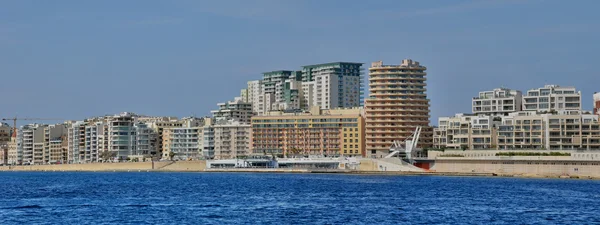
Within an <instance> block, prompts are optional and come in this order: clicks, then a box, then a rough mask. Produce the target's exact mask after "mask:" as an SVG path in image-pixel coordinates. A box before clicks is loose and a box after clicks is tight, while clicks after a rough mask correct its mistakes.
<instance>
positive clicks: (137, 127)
mask: <svg viewBox="0 0 600 225" xmlns="http://www.w3.org/2000/svg"><path fill="white" fill-rule="evenodd" d="M133 127H134V131H135V134H134V135H135V136H134V138H135V148H134V150H133V151H132V152H131V153H130V154H129V157H130V158H138V159H140V160H141V159H143V158H150V157H152V156H155V155H157V154H158V152H157V148H156V146H155V143H156V139H157V136H156V133H155V132H154V129H152V128H151V127H149V126H148V125H147V124H145V123H140V122H137V123H135V124H134V125H133Z"/></svg>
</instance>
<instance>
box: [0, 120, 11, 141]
mask: <svg viewBox="0 0 600 225" xmlns="http://www.w3.org/2000/svg"><path fill="white" fill-rule="evenodd" d="M12 132H13V128H12V127H10V126H9V125H8V124H7V123H0V145H1V144H4V143H8V142H9V141H10V137H11V134H12Z"/></svg>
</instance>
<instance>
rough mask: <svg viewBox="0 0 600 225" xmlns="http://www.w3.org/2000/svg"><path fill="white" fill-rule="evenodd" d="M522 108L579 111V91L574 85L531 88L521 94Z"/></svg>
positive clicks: (529, 109) (541, 110) (544, 110)
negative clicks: (523, 94)
mask: <svg viewBox="0 0 600 225" xmlns="http://www.w3.org/2000/svg"><path fill="white" fill-rule="evenodd" d="M523 110H526V111H538V112H552V111H560V110H572V111H581V92H580V91H577V90H576V89H575V87H561V86H558V85H546V86H544V87H542V88H537V89H531V90H529V91H527V94H526V95H525V96H523Z"/></svg>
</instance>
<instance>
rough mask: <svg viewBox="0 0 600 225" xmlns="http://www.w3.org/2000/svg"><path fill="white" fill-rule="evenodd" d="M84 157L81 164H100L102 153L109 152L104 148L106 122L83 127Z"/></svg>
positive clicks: (92, 123)
mask: <svg viewBox="0 0 600 225" xmlns="http://www.w3.org/2000/svg"><path fill="white" fill-rule="evenodd" d="M83 128H84V129H85V130H84V132H83V137H84V140H83V143H84V145H83V148H84V149H83V155H81V156H82V158H80V159H79V161H80V162H98V161H101V158H100V153H101V152H103V151H105V150H107V149H105V148H104V145H103V144H104V131H105V128H106V124H105V123H104V122H101V121H99V122H91V123H88V124H87V125H83Z"/></svg>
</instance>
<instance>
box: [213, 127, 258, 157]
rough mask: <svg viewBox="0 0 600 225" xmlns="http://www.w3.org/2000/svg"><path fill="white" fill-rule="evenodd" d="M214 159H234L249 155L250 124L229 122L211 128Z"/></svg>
mask: <svg viewBox="0 0 600 225" xmlns="http://www.w3.org/2000/svg"><path fill="white" fill-rule="evenodd" d="M212 129H213V131H214V159H235V158H243V157H247V156H248V155H250V137H251V133H252V129H251V127H250V124H245V123H239V122H237V121H236V122H230V123H226V124H217V125H214V126H212Z"/></svg>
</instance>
